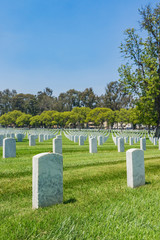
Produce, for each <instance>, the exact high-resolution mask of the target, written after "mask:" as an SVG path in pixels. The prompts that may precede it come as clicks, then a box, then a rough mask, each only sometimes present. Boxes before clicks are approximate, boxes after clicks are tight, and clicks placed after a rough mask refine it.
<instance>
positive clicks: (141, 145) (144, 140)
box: [140, 138, 146, 151]
mask: <svg viewBox="0 0 160 240" xmlns="http://www.w3.org/2000/svg"><path fill="white" fill-rule="evenodd" d="M140 149H141V150H144V151H145V150H146V138H140Z"/></svg>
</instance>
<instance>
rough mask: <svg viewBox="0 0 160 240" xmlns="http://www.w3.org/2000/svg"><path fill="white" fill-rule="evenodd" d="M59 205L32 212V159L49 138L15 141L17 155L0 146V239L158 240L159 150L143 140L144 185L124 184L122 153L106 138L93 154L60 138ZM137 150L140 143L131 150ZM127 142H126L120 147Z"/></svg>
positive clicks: (49, 144) (48, 144)
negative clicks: (4, 153) (6, 153)
mask: <svg viewBox="0 0 160 240" xmlns="http://www.w3.org/2000/svg"><path fill="white" fill-rule="evenodd" d="M62 141H63V167H64V172H63V184H64V185H63V187H64V189H63V194H64V197H63V204H59V205H54V206H51V207H46V208H40V209H37V210H32V157H33V156H34V155H36V154H38V153H42V152H51V151H52V140H48V141H45V142H43V143H38V141H37V142H36V146H32V147H29V143H28V140H27V139H24V140H23V142H19V143H18V142H17V143H16V151H17V157H16V158H6V159H3V158H2V147H0V156H1V157H0V219H1V221H0V240H2V239H3V240H14V239H15V240H19V239H21V240H25V239H29V240H30V239H41V240H47V239H57V240H72V239H78V240H81V239H93V240H94V239H96V240H97V239H99V240H102V239H106V240H109V239H113V240H115V239H117V240H124V239H134V240H135V239H140V240H142V239H144V240H146V239H149V240H151V239H154V240H156V239H157V240H159V239H160V222H159V215H160V151H159V150H158V146H153V144H151V143H150V142H149V140H148V139H147V151H145V153H144V156H145V178H146V184H145V186H141V187H138V188H135V189H131V188H128V187H127V180H126V153H125V152H124V153H118V151H117V147H116V146H115V145H114V143H113V141H112V139H111V136H110V137H109V139H108V140H107V142H106V143H105V144H104V145H103V146H98V153H94V154H90V153H89V145H88V139H87V140H86V141H85V145H84V146H79V145H78V143H73V142H71V141H69V140H68V139H67V138H65V136H63V139H62ZM133 147H134V148H139V143H138V144H134V146H132V148H133ZM130 148H131V146H129V145H128V144H125V151H126V150H127V149H130Z"/></svg>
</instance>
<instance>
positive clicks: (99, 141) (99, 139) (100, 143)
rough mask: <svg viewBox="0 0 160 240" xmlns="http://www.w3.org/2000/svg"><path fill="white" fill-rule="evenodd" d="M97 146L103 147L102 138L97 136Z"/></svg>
mask: <svg viewBox="0 0 160 240" xmlns="http://www.w3.org/2000/svg"><path fill="white" fill-rule="evenodd" d="M98 145H103V137H102V136H98Z"/></svg>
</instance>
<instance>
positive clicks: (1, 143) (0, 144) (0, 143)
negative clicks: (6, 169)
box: [0, 135, 4, 146]
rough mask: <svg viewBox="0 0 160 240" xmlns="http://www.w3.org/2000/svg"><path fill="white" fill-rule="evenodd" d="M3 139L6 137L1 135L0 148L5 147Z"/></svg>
mask: <svg viewBox="0 0 160 240" xmlns="http://www.w3.org/2000/svg"><path fill="white" fill-rule="evenodd" d="M3 138H4V135H0V146H3Z"/></svg>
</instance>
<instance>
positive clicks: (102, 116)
mask: <svg viewBox="0 0 160 240" xmlns="http://www.w3.org/2000/svg"><path fill="white" fill-rule="evenodd" d="M109 115H110V116H112V117H113V115H112V110H111V109H109V108H98V107H97V108H94V109H92V110H91V111H90V112H89V114H88V115H87V119H86V121H87V122H89V121H91V122H94V124H95V125H96V126H100V128H101V127H102V125H103V123H104V122H105V121H108V122H110V123H111V121H112V120H111V118H112V117H111V118H110V117H109Z"/></svg>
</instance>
